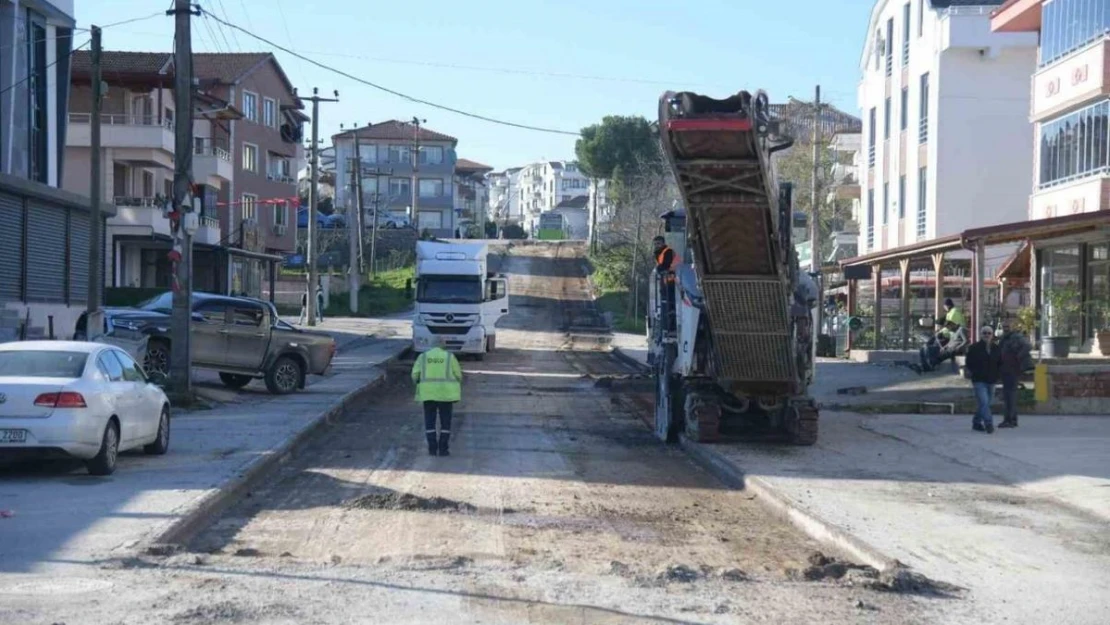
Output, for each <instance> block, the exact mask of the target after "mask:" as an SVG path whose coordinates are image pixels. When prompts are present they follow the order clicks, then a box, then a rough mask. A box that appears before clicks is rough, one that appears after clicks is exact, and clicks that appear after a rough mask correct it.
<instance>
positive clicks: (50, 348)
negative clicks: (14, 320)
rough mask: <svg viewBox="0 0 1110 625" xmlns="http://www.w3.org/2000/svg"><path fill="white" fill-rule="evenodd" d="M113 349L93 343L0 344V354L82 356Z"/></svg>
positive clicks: (43, 342) (107, 345)
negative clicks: (44, 353) (29, 352)
mask: <svg viewBox="0 0 1110 625" xmlns="http://www.w3.org/2000/svg"><path fill="white" fill-rule="evenodd" d="M106 347H108V348H110V347H115V346H114V345H111V344H109V343H97V342H95V341H10V342H8V343H0V352H22V351H32V350H34V351H43V352H80V353H82V354H91V353H93V352H96V351H99V350H101V349H104V348H106Z"/></svg>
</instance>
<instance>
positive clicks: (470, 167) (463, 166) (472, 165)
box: [455, 158, 493, 171]
mask: <svg viewBox="0 0 1110 625" xmlns="http://www.w3.org/2000/svg"><path fill="white" fill-rule="evenodd" d="M455 171H493V168H492V167H490V166H489V165H483V164H481V163H479V162H478V161H472V160H470V159H468V158H460V159H458V160H456V161H455Z"/></svg>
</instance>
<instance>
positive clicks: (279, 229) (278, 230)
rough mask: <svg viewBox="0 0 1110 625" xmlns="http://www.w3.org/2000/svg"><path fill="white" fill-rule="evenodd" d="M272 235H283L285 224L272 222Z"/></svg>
mask: <svg viewBox="0 0 1110 625" xmlns="http://www.w3.org/2000/svg"><path fill="white" fill-rule="evenodd" d="M274 236H277V237H283V236H285V224H274Z"/></svg>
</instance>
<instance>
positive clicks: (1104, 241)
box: [991, 0, 1110, 343]
mask: <svg viewBox="0 0 1110 625" xmlns="http://www.w3.org/2000/svg"><path fill="white" fill-rule="evenodd" d="M991 28H992V30H993V31H994V32H995V33H998V34H1003V33H1013V34H1022V35H1029V36H1033V37H1038V36H1039V42H1040V43H1039V47H1038V54H1037V61H1036V66H1035V67H1034V68H1032V69H1031V71H1030V74H1031V75H1032V94H1033V95H1032V102H1031V106H1030V107H1029V112H1030V114H1031V116H1032V119H1033V122H1034V125H1035V133H1034V138H1033V139H1031V141H1032V144H1031V146H1030V147H1031V148H1033V149H1034V152H1035V155H1036V163H1035V166H1034V167H1033V169H1032V171H1033V184H1032V185H1031V186H1032V193H1031V194H1030V195H1029V197H1028V204H1027V205H1028V215H1027V216H1026V215H1022V216H1021V218H1028V219H1029V220H1040V219H1049V218H1053V217H1064V216H1066V215H1077V214H1082V213H1090V212H1095V211H1105V210H1110V73H1108V70H1107V68H1108V67H1110V65H1108V63H1107V59H1108V55H1110V8H1108V7H1107V4H1106V2H1101V1H1095V2H1092V1H1088V0H1051V1H1050V2H1045V1H1043V0H1010V1H1009V2H1006V3H1005V4H1003V5H1002V6H1001V7H999V8H998V10H997V11H995V13H994V15H993V17H992V19H991ZM1026 179H1028V175H1026ZM1016 186H1018V187H1019V188H1020V189H1021V190H1022V192H1024V193H1029V191H1030V186H1029V185H1016ZM1019 220H1020V218H1019ZM1033 257H1034V258H1032V259H1030V256H1029V255H1026V256H1025V258H1026V263H1030V262H1031V263H1032V265H1033V267H1034V269H1033V270H1034V271H1035V272H1037V274H1038V275H1037V276H1036V279H1037V280H1039V281H1040V288H1039V289H1037V290H1038V292H1039V293H1040V294H1041V295H1042V297H1043V292H1044V291H1045V290H1050V289H1057V288H1069V287H1071V288H1075V289H1076V290H1077V291H1078V292H1079V293H1080V298H1081V299H1082V301H1084V302H1108V301H1110V236H1107V235H1106V234H1105V232H1103V233H1102V234H1098V235H1095V236H1093V237H1086V238H1082V239H1075V238H1073V239H1072V240H1059V241H1044V242H1038V243H1037V245H1036V249H1035V250H1034V252H1033ZM1036 303H1037V304H1041V303H1043V302H1036ZM1096 312H1097V311H1096ZM1101 314H1102V318H1100V317H1099V316H1098V315H1096V316H1091V317H1085V318H1081V319H1078V320H1077V322H1076V323H1074V324H1073V325H1072V327H1070V328H1068V329H1067V331H1068V332H1070V333H1071V335H1072V336H1073V337H1074V338H1075V339H1077V340H1078V342H1080V343H1082V342H1085V341H1087V340H1090V339H1092V338H1093V337H1094V336H1095V334H1096V331H1097V330H1098V329H1100V328H1104V327H1106V326H1107V324H1108V323H1110V319H1107V318H1105V316H1106V315H1108V314H1110V313H1105V312H1103V313H1101Z"/></svg>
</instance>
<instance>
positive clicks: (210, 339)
mask: <svg viewBox="0 0 1110 625" xmlns="http://www.w3.org/2000/svg"><path fill="white" fill-rule="evenodd" d="M172 308H173V293H171V292H166V293H163V294H161V295H159V296H157V297H154V298H151V299H149V300H147V301H145V302H143V303H141V304H139V305H138V306H137V307H135V308H110V309H107V310H105V311H104V324H105V328H104V331H105V332H107V331H110V330H111V329H113V328H124V329H126V330H130V331H134V332H140V333H142V334H146V335H147V336H149V337H150V339H149V341H148V342H147V351H146V357H145V358H144V359H143V368H144V369H145V370H146V371H147V372H148V373H151V372H159V373H161V374H163V375H168V374H169V365H170V353H171V336H170V334H171V330H170V316H171V313H172ZM192 318H193V321H192V326H191V341H192V365H193V366H194V367H198V368H201V369H210V370H213V371H218V372H219V374H220V380H221V381H222V382H223V383H224V385H226V386H228V387H230V388H235V389H240V388H243V387H244V386H246V385H247V384H250V381H251V380H253V379H256V378H261V379H263V380H265V382H266V388H267V389H269V391H270V392H271V393H274V394H285V393H292V392H294V391H296V390H297V389H302V388H304V386H305V378H306V376H307V375H308V374H310V373H311V374H315V375H323V374H324V373H326V372H327V370H328V368H329V367H330V366H331V361H332V359H333V358H334V357H335V351H336V346H335V339H333V338H332V337H331V336H329V335H327V334H325V333H323V332H312V331H309V330H303V329H300V328H297V327H294V326H292V325H290V324H288V323H285V322H284V321H282V320H281V319H280V318H279V317H278V315H277V309H276V308H274V307H273V305H272V304H270V303H269V302H263V301H262V300H259V299H255V298H250V297H230V296H225V295H214V294H211V293H194V294H193V302H192ZM85 326H86V318H85V315H81V317H80V318H78V320H77V327H76V331H75V333H74V336H75V338H77V339H78V340H80V339H83V338H84V336H85Z"/></svg>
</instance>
